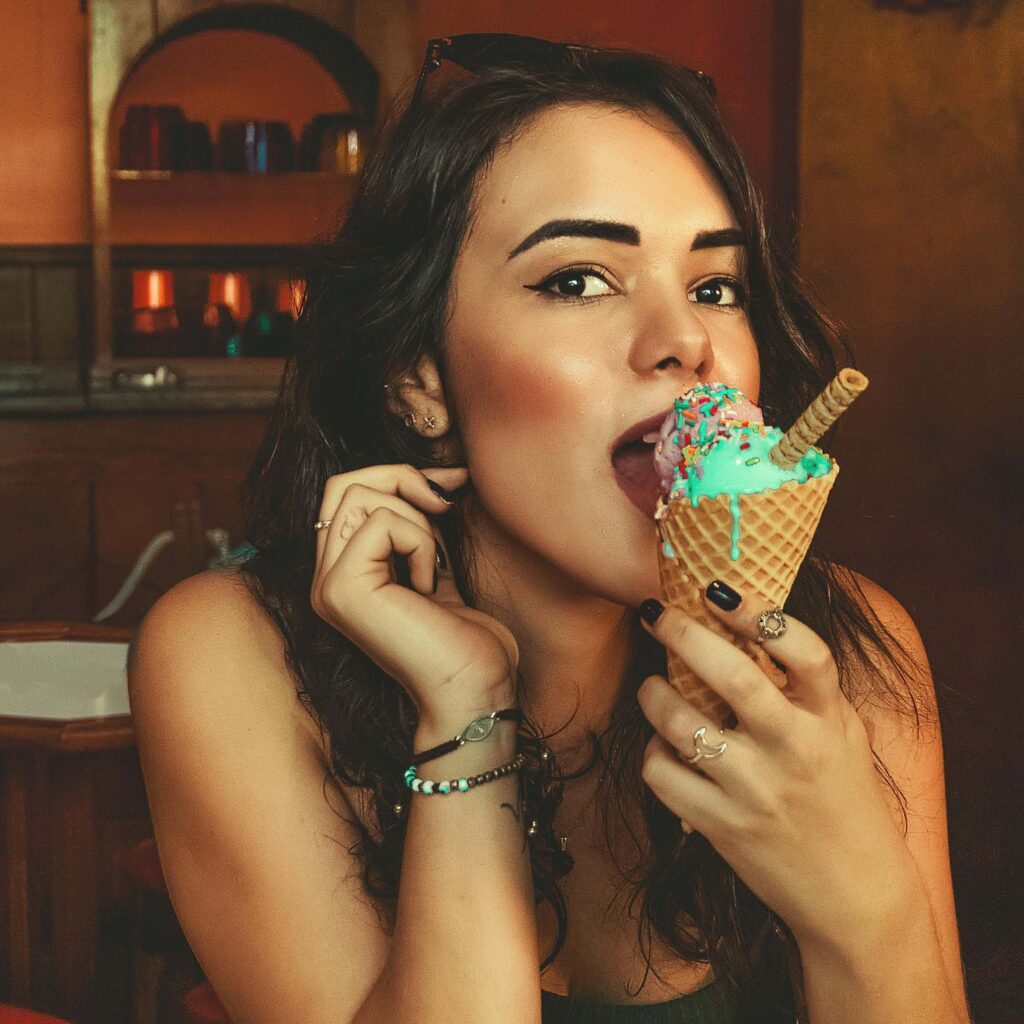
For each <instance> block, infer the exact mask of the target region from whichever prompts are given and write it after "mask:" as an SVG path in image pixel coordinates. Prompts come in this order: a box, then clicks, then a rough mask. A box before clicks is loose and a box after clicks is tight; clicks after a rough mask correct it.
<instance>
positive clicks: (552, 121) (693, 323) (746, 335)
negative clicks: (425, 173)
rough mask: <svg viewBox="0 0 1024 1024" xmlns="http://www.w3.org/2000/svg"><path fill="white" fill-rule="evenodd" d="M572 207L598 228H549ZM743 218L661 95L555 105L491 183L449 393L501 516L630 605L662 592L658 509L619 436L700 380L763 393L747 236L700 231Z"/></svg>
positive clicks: (477, 229)
mask: <svg viewBox="0 0 1024 1024" xmlns="http://www.w3.org/2000/svg"><path fill="white" fill-rule="evenodd" d="M560 221H587V222H589V223H590V224H591V236H590V237H588V236H584V235H581V234H580V233H579V231H580V229H579V227H578V226H577V227H573V226H571V225H563V226H562V227H561V228H555V229H550V228H548V229H545V225H551V224H552V222H560ZM737 227H738V222H737V220H736V218H735V216H734V214H733V212H732V210H731V209H730V207H729V204H728V203H727V201H726V199H725V196H724V195H723V193H722V191H721V189H720V187H719V185H718V184H717V182H716V181H715V180H714V178H713V177H712V174H711V173H710V171H709V170H708V169H707V167H706V166H705V165H704V164H703V162H702V161H701V159H700V157H699V156H698V154H697V152H696V150H695V149H694V147H693V145H692V143H690V142H689V140H688V139H687V138H686V137H685V136H684V135H683V134H682V133H681V132H680V131H679V130H678V129H677V128H676V127H675V126H674V125H673V124H672V123H671V122H670V121H668V120H667V119H666V118H664V116H663V115H660V114H651V115H650V117H649V118H648V119H645V118H643V117H641V116H640V115H638V114H636V113H631V112H623V111H617V110H614V109H613V108H611V107H607V106H603V105H597V104H578V105H572V106H559V107H555V108H551V109H549V110H547V111H546V112H544V113H543V114H541V115H540V116H539V117H538V118H537V119H536V120H535V121H534V122H533V123H532V125H531V126H530V127H529V128H528V129H527V130H525V131H523V132H522V133H521V134H520V135H519V136H518V137H517V138H516V139H515V141H513V142H511V143H509V144H508V145H506V146H505V147H503V148H501V149H500V150H499V151H498V152H497V153H496V155H495V158H494V160H493V163H492V164H491V166H490V167H489V168H488V169H487V170H486V172H485V173H484V174H483V175H482V177H481V179H480V180H479V182H478V184H477V190H476V217H475V220H474V222H473V224H472V226H471V228H470V231H469V233H468V235H467V237H466V240H465V242H464V244H463V247H462V250H461V252H460V254H459V257H458V260H457V262H456V266H455V269H454V276H453V281H452V296H451V314H452V315H451V320H450V323H449V328H448V334H447V337H446V364H447V373H446V376H447V385H448V392H447V395H446V399H447V401H448V402H449V403H450V404H452V405H453V406H454V410H455V411H456V412H457V415H458V422H459V427H460V439H461V441H462V445H463V447H464V449H465V455H466V464H467V466H468V467H469V471H470V478H471V482H472V484H473V485H474V487H475V489H476V492H477V496H478V500H479V504H480V507H481V510H482V513H483V515H484V516H486V517H487V519H488V520H489V523H488V524H487V526H488V527H489V533H490V535H492V536H496V537H499V538H501V539H503V540H505V541H510V542H512V543H511V547H512V549H513V550H515V548H516V547H517V546H519V547H525V548H526V549H527V552H528V553H529V552H532V553H533V554H535V555H537V556H539V557H540V558H541V559H542V560H543V561H544V562H546V563H548V564H549V566H550V567H551V568H552V569H554V570H556V571H557V572H558V573H560V574H561V575H562V576H564V577H567V578H568V579H569V580H572V581H574V582H575V585H576V588H582V589H583V590H585V591H589V592H591V593H594V594H598V595H601V596H603V597H605V598H607V599H609V600H612V601H615V602H617V603H621V604H630V605H633V606H635V605H636V604H638V603H639V602H640V601H641V600H643V598H644V597H647V596H649V595H650V594H652V593H657V592H658V572H657V555H656V531H655V524H654V520H653V518H652V517H651V516H650V515H648V514H645V513H644V512H643V511H641V509H639V508H638V507H637V506H636V505H634V504H633V503H632V502H631V501H630V499H629V498H628V497H627V496H626V494H625V493H624V492H623V491H622V490H621V489H620V487H619V486H618V484H617V482H616V475H615V473H614V471H613V466H612V458H611V457H612V450H613V446H614V443H615V440H616V439H617V438H619V437H620V436H621V435H622V434H623V433H624V432H625V431H626V430H627V428H629V427H631V426H632V425H633V424H635V423H637V422H639V421H641V420H645V419H648V418H650V417H651V416H653V415H655V414H658V413H663V412H667V411H668V409H669V408H670V407H671V405H672V402H673V400H674V399H675V398H676V397H677V396H678V395H680V394H681V393H682V392H683V391H685V390H686V389H687V388H689V387H691V386H693V384H694V383H696V382H697V381H723V382H725V383H728V384H732V385H734V386H736V387H739V388H740V389H741V390H742V391H743V392H744V393H745V394H746V395H747V396H748V397H749V398H750V399H751V400H752V401H754V402H756V401H757V397H758V381H759V364H758V355H757V348H756V346H755V343H754V338H753V334H752V332H751V327H750V322H749V319H748V317H747V313H746V310H745V309H744V308H743V306H742V305H741V304H740V303H742V301H743V293H744V290H745V289H744V287H743V282H744V281H745V263H744V255H745V254H744V251H743V249H742V248H740V247H738V246H729V245H713V246H711V247H708V246H706V245H701V244H700V242H699V236H700V235H702V234H704V233H707V232H709V231H721V230H723V229H728V228H737ZM541 229H544V230H543V231H542V233H541V236H540V237H539V240H538V235H537V234H536V233H537V232H538V231H539V230H541ZM548 234H551V237H546V236H547V235H548ZM606 236H610V237H606ZM695 240H696V241H698V245H697V247H696V248H695V247H694V243H695ZM736 282H738V284H737V283H736ZM518 553H519V554H522V552H521V551H520V552H518ZM561 585H563V586H564V581H563V583H562V584H561Z"/></svg>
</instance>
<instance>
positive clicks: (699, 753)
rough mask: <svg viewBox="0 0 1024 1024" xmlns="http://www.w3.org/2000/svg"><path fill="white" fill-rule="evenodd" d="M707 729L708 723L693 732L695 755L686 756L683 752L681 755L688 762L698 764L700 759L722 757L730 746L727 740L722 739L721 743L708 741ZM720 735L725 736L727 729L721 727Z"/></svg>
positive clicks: (711, 759)
mask: <svg viewBox="0 0 1024 1024" xmlns="http://www.w3.org/2000/svg"><path fill="white" fill-rule="evenodd" d="M707 731H708V727H707V726H706V725H702V726H701V727H700V728H699V729H698V730H697V731H696V732H695V733H694V734H693V750H694V754H693V757H686V756H684V755H683V754H680V755H679V756H680V757H681V758H682V759H683V760H684V761H685V762H686V763H687V764H696V763H697V762H698V761H700V760H702V759H704V760H708V761H713V760H714V759H715V758H716V757H721V756H722V755H723V754H724V753H725V749H726V747H728V746H729V744H728V743H727V742H726V741H725V740H722V742H721V743H716V744H711V743H708V741H707V740H706V739H704V736H705V735H706V734H707ZM718 735H719V736H724V735H725V730H724V729H719V730H718Z"/></svg>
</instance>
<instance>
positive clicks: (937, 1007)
mask: <svg viewBox="0 0 1024 1024" xmlns="http://www.w3.org/2000/svg"><path fill="white" fill-rule="evenodd" d="M854 575H855V577H856V579H857V581H858V582H859V583H860V585H861V587H862V588H863V590H864V593H865V596H866V597H867V598H868V600H869V602H870V606H871V608H872V609H873V611H874V612H875V614H876V615H878V617H879V618H880V619H881V621H882V622H883V623H884V624H885V625H886V626H887V627H888V628H889V629H890V630H891V631H892V632H893V633H894V634H895V635H896V637H897V638H898V639H899V640H900V642H901V643H902V644H903V645H904V647H905V648H906V650H907V652H908V654H909V655H910V656H911V657H912V659H913V661H914V663H915V665H916V667H917V686H916V688H915V698H916V700H917V702H918V706H919V709H920V713H921V728H920V732H919V733H918V732H916V731H915V729H914V726H913V723H911V722H908V721H907V719H906V718H904V717H901V716H899V715H896V714H893V713H892V712H890V711H884V710H881V709H877V708H871V707H869V706H867V705H865V706H863V707H862V708H861V709H860V714H861V717H862V718H864V719H865V722H866V724H867V726H868V731H869V735H870V736H871V738H872V745H873V747H874V748H875V750H876V752H877V753H878V755H879V756H880V757H881V758H882V760H883V761H884V763H885V765H886V767H887V769H888V770H889V772H890V774H891V775H892V777H893V779H894V780H895V781H896V783H897V784H898V785H899V787H900V789H901V790H902V792H903V794H904V796H905V797H906V800H907V819H908V821H907V825H908V830H907V835H906V843H907V848H908V849H909V851H910V854H911V856H912V858H913V861H914V864H915V866H916V873H917V875H918V876H919V880H920V886H919V887H917V888H916V889H915V891H914V892H913V893H912V894H910V896H909V898H908V899H907V900H906V901H905V902H904V904H903V905H902V907H901V908H900V909H899V910H898V912H897V913H895V914H893V915H891V926H889V927H886V926H885V924H884V922H883V924H882V927H881V929H880V931H879V933H878V934H877V935H875V934H867V933H866V934H865V935H863V936H856V935H849V936H845V937H844V939H845V940H846V941H845V943H844V944H843V945H842V946H841V947H838V946H837V947H836V948H833V949H824V948H820V947H817V946H814V945H809V944H806V945H805V946H802V947H801V958H802V960H803V970H804V979H805V983H806V986H807V995H808V1004H809V1005H808V1009H809V1011H810V1017H811V1021H812V1022H816V1021H819V1020H821V1021H835V1022H837V1024H841V1022H843V1021H845V1020H851V1021H852V1020H854V1019H855V1020H856V1021H857V1022H858V1024H860V1022H867V1021H871V1020H874V1019H876V1016H877V1019H879V1020H893V1019H899V1020H903V1021H907V1022H911V1021H921V1022H922V1024H925V1022H928V1024H940V1022H941V1024H965V1022H967V1021H969V1020H970V1016H969V1012H968V1008H967V1001H966V995H965V991H964V974H963V964H962V961H961V959H960V944H959V939H958V935H957V921H956V910H955V907H954V902H953V885H952V881H951V877H950V863H949V843H948V831H947V822H946V789H945V778H944V773H943V757H942V736H941V733H940V728H939V718H938V708H937V706H936V700H935V684H934V682H933V680H932V676H931V672H930V670H929V667H928V658H927V655H926V653H925V650H924V646H923V644H922V642H921V637H920V635H919V633H918V631H917V628H916V627H915V626H914V623H913V620H912V619H911V617H910V615H909V614H908V613H907V611H906V609H904V608H903V606H902V605H901V604H900V603H899V602H898V601H897V600H896V599H895V598H894V597H893V596H892V595H891V594H889V593H887V592H886V591H885V590H884V589H883V588H881V587H879V586H878V585H877V584H875V583H873V582H872V581H871V580H868V579H867V578H865V577H863V576H860V575H859V574H854ZM892 810H893V814H894V816H895V817H896V818H897V821H898V822H899V823H900V825H901V826H902V820H901V819H900V817H899V812H898V809H897V807H896V805H895V803H893V804H892ZM853 1008H856V1011H854V1010H853Z"/></svg>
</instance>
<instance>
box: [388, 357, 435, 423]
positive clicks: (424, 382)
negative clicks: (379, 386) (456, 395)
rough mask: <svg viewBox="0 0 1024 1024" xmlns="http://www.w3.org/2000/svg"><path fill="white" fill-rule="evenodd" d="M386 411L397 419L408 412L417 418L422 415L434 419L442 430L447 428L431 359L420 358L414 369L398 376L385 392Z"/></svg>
mask: <svg viewBox="0 0 1024 1024" xmlns="http://www.w3.org/2000/svg"><path fill="white" fill-rule="evenodd" d="M387 396H388V397H387V407H388V411H389V412H391V413H393V414H394V415H395V416H398V417H405V416H406V415H408V414H409V413H413V414H415V416H416V418H417V419H420V418H422V417H423V416H434V417H435V418H436V419H437V421H438V423H439V424H440V423H441V422H442V420H443V422H444V427H445V429H447V426H448V419H449V417H448V406H447V404H446V403H445V399H444V388H443V387H442V386H441V374H440V372H439V371H438V368H437V362H436V360H435V359H434V357H433V356H430V355H424V356H421V357H420V361H419V362H418V363H417V364H416V367H415V369H414V370H412V371H411V372H409V373H405V374H403V375H402V377H401V379H400V380H396V381H395V382H394V383H392V384H391V386H390V387H389V388H388V391H387Z"/></svg>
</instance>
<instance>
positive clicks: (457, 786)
mask: <svg viewBox="0 0 1024 1024" xmlns="http://www.w3.org/2000/svg"><path fill="white" fill-rule="evenodd" d="M525 762H526V758H525V757H524V756H523V754H522V753H521V752H520V753H518V754H516V756H515V757H514V758H512V760H511V761H507V762H506V763H505V764H503V765H499V766H498V767H497V768H492V769H491V770H490V771H487V772H482V773H481V774H480V775H472V776H470V777H469V778H460V779H448V780H446V781H445V782H435V781H434V780H433V779H418V778H416V765H414V764H413V765H410V766H409V767H408V768H406V770H405V784H406V785H407V786H408V787H409V788H410V789H411V790H412V791H413V792H414V793H423V794H430V793H456V792H457V793H465V792H466V790H469V789H472V788H473V787H474V786H482V785H483V784H484V783H485V782H493V781H494V780H495V779H500V778H501V777H502V776H503V775H508V773H509V772H514V771H518V769H520V768H522V767H523V765H524V764H525Z"/></svg>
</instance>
